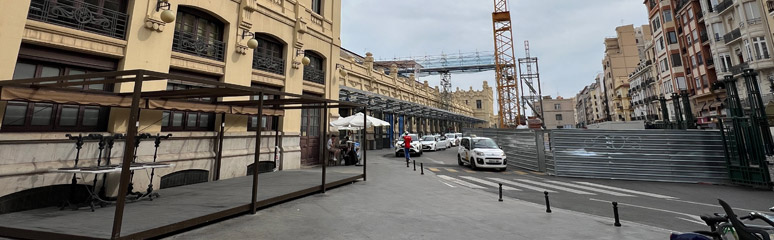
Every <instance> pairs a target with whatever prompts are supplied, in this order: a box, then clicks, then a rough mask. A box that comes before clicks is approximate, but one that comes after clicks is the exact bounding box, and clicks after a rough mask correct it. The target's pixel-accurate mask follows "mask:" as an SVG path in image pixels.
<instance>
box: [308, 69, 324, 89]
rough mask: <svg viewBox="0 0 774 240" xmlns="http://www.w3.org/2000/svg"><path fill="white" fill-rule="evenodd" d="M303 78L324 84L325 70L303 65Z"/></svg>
mask: <svg viewBox="0 0 774 240" xmlns="http://www.w3.org/2000/svg"><path fill="white" fill-rule="evenodd" d="M304 80H305V81H310V82H313V83H319V84H323V85H324V84H325V71H323V70H320V69H315V68H313V67H304Z"/></svg>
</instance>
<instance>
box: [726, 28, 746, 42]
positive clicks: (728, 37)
mask: <svg viewBox="0 0 774 240" xmlns="http://www.w3.org/2000/svg"><path fill="white" fill-rule="evenodd" d="M740 37H742V31H741V30H739V28H737V29H734V31H731V32H730V33H726V35H723V39H724V40H725V42H726V44H728V43H730V42H733V41H734V40H736V39H738V38H740Z"/></svg>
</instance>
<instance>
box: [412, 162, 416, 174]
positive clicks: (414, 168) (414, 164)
mask: <svg viewBox="0 0 774 240" xmlns="http://www.w3.org/2000/svg"><path fill="white" fill-rule="evenodd" d="M412 162H413V163H414V172H416V171H417V160H412Z"/></svg>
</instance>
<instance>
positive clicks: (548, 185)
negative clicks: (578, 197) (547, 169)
mask: <svg viewBox="0 0 774 240" xmlns="http://www.w3.org/2000/svg"><path fill="white" fill-rule="evenodd" d="M516 181H522V182H526V183H529V184H532V185H538V186H543V187H547V188H553V189H559V190H562V191H567V192H571V193H575V194H583V195H597V194H594V193H590V192H584V191H580V190H575V189H572V188H566V187H562V186H556V185H551V184H547V183H541V182H537V181H532V180H527V179H516Z"/></svg>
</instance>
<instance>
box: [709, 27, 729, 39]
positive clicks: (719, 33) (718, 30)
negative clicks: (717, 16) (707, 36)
mask: <svg viewBox="0 0 774 240" xmlns="http://www.w3.org/2000/svg"><path fill="white" fill-rule="evenodd" d="M723 30H724V29H723V24H722V23H713V24H712V32H714V33H715V41H720V40H721V39H723V35H724V34H726V32H725V31H723Z"/></svg>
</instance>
